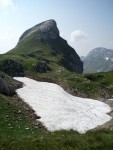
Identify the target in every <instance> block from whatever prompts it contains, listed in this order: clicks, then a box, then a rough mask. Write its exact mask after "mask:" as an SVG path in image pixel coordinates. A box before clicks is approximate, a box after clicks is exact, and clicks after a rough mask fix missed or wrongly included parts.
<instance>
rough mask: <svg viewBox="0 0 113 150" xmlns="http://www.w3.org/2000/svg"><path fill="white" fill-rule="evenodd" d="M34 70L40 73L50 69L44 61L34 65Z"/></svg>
mask: <svg viewBox="0 0 113 150" xmlns="http://www.w3.org/2000/svg"><path fill="white" fill-rule="evenodd" d="M34 69H35V70H36V71H37V72H40V73H46V72H47V71H51V68H50V67H49V66H48V64H47V62H46V61H39V62H38V63H37V64H36V65H34Z"/></svg>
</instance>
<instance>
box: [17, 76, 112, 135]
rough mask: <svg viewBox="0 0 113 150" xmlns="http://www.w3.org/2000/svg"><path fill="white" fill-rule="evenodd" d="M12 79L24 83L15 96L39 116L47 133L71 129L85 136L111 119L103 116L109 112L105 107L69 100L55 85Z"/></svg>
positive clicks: (91, 102)
mask: <svg viewBox="0 0 113 150" xmlns="http://www.w3.org/2000/svg"><path fill="white" fill-rule="evenodd" d="M14 79H15V80H18V81H21V82H23V83H24V86H23V87H22V88H20V89H17V91H16V92H17V94H18V96H19V97H20V98H21V99H23V100H24V101H25V102H26V103H28V104H29V105H30V106H31V107H32V108H33V109H34V111H35V113H36V114H37V115H38V116H41V119H40V121H41V122H42V123H43V125H44V126H45V127H46V128H47V129H48V130H50V131H58V130H70V129H73V130H76V131H78V132H80V133H85V132H86V131H88V130H90V129H93V128H95V127H97V126H98V125H102V124H104V123H105V122H107V121H109V120H110V119H111V117H110V116H109V115H108V114H107V113H108V112H110V111H111V108H110V107H109V106H108V105H107V104H105V103H102V102H99V101H97V100H92V99H86V98H79V97H76V96H72V95H70V94H68V93H67V92H66V91H64V90H63V88H61V87H60V86H59V85H57V84H53V83H47V82H38V81H35V80H32V79H29V78H26V77H15V78H14Z"/></svg>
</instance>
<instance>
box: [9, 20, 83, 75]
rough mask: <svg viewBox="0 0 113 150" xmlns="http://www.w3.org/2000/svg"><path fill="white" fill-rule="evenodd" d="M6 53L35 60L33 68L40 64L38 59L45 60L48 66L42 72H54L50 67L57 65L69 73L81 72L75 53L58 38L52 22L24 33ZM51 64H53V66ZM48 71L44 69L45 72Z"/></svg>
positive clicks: (45, 22)
mask: <svg viewBox="0 0 113 150" xmlns="http://www.w3.org/2000/svg"><path fill="white" fill-rule="evenodd" d="M8 53H10V54H11V53H12V54H21V55H23V54H24V56H25V55H26V56H29V57H32V58H35V59H36V63H35V64H32V65H33V66H37V64H40V63H39V61H40V58H44V59H45V58H46V59H48V60H49V62H50V64H46V66H45V67H43V68H44V70H45V68H51V69H49V70H55V68H53V67H51V66H56V65H57V67H60V66H62V67H64V68H65V69H67V70H69V71H74V72H77V73H82V72H83V62H82V61H81V59H80V57H79V56H78V54H77V53H76V51H75V50H74V49H73V48H72V47H71V46H69V45H68V43H67V41H66V40H64V39H63V38H62V37H60V35H59V30H58V28H57V24H56V22H55V21H54V20H47V21H44V22H42V23H40V24H38V25H36V26H34V27H32V28H30V29H28V30H27V31H25V32H24V33H23V34H22V36H21V37H20V39H19V42H18V44H17V46H16V47H15V48H14V49H12V50H11V51H9V52H8ZM53 63H55V64H54V65H53ZM49 65H50V66H49ZM39 66H41V68H42V66H44V65H42V64H41V65H39ZM36 68H37V67H36ZM36 70H37V71H38V70H40V69H36ZM49 70H48V69H46V71H49ZM46 71H45V72H46ZM41 72H43V71H41Z"/></svg>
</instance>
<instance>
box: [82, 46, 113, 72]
mask: <svg viewBox="0 0 113 150" xmlns="http://www.w3.org/2000/svg"><path fill="white" fill-rule="evenodd" d="M82 60H83V62H84V73H95V72H107V71H110V70H113V50H112V49H107V48H103V47H98V48H95V49H93V50H92V51H90V52H89V54H88V55H87V56H86V57H85V58H84V59H82Z"/></svg>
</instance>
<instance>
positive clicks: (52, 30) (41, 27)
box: [18, 19, 59, 44]
mask: <svg viewBox="0 0 113 150" xmlns="http://www.w3.org/2000/svg"><path fill="white" fill-rule="evenodd" d="M35 32H36V33H41V35H42V37H43V39H46V38H51V39H56V38H57V37H58V36H59V30H58V28H57V24H56V22H55V21H54V20H53V19H51V20H47V21H44V22H42V23H40V24H38V25H36V26H34V27H32V28H30V29H28V30H27V31H25V32H24V33H23V34H22V36H21V37H20V39H19V43H21V42H23V41H24V40H25V39H26V38H28V37H30V36H31V35H32V34H33V33H35ZM19 43H18V44H19Z"/></svg>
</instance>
